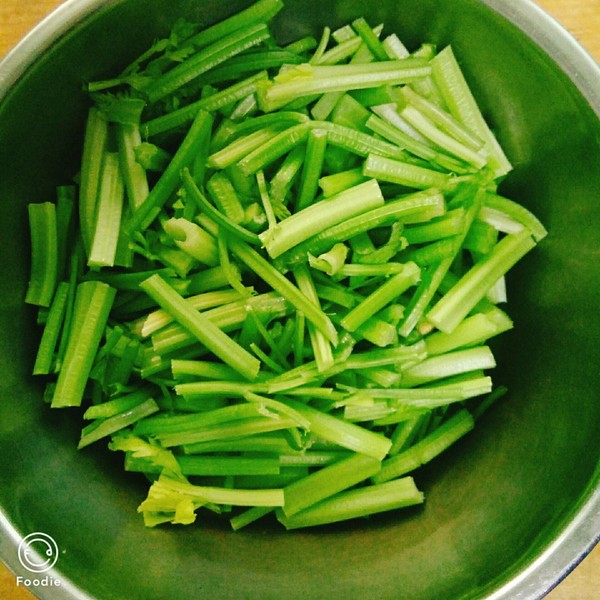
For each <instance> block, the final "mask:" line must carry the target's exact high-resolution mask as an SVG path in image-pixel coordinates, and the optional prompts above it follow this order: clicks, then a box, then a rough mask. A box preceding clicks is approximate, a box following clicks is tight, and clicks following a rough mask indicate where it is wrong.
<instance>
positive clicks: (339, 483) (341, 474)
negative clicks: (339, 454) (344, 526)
mask: <svg viewBox="0 0 600 600" xmlns="http://www.w3.org/2000/svg"><path fill="white" fill-rule="evenodd" d="M380 468H381V462H380V461H379V460H377V459H375V458H372V457H370V456H365V455H364V454H354V455H353V456H350V457H349V458H345V459H342V460H340V461H338V462H336V463H334V464H332V465H328V466H326V467H323V468H321V469H319V470H318V471H315V472H313V473H311V474H310V475H308V476H306V477H304V478H302V479H299V480H298V481H295V482H294V483H290V484H289V485H288V486H286V487H285V488H284V489H283V495H284V499H285V501H284V503H283V507H282V511H283V513H284V514H285V515H286V517H289V516H291V515H294V514H296V513H297V512H299V511H301V510H302V509H305V508H307V507H308V506H311V505H313V504H316V503H317V502H319V501H320V500H323V499H324V498H328V497H329V496H333V495H334V494H336V493H338V492H341V491H343V490H346V489H348V488H349V487H352V486H354V485H356V484H357V483H360V482H361V481H364V480H365V479H368V478H369V477H372V476H373V475H375V473H377V472H378V471H379V469H380Z"/></svg>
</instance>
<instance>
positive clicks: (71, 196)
mask: <svg viewBox="0 0 600 600" xmlns="http://www.w3.org/2000/svg"><path fill="white" fill-rule="evenodd" d="M76 194H77V188H76V187H75V186H74V185H61V186H58V187H57V188H56V281H57V282H61V281H63V280H64V279H65V276H66V274H67V269H68V267H69V252H71V251H74V248H73V246H74V243H75V240H74V239H73V238H74V225H75V216H76V213H75V203H76Z"/></svg>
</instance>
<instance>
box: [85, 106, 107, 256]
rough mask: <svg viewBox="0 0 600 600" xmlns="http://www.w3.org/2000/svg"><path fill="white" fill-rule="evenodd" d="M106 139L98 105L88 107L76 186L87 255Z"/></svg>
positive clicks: (90, 241)
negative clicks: (77, 185) (78, 182)
mask: <svg viewBox="0 0 600 600" xmlns="http://www.w3.org/2000/svg"><path fill="white" fill-rule="evenodd" d="M107 139H108V122H107V121H105V120H104V119H103V118H102V116H101V115H100V112H99V110H98V108H96V107H92V108H90V110H89V112H88V117H87V122H86V126H85V135H84V140H83V153H82V158H81V176H80V179H81V183H80V186H79V225H80V229H81V237H82V239H83V247H84V248H85V252H86V255H89V252H90V248H91V246H92V240H93V237H94V230H95V225H96V204H97V198H98V191H99V189H100V174H101V169H102V158H103V156H104V151H105V148H106V144H107Z"/></svg>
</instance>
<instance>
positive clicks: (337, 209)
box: [259, 180, 384, 258]
mask: <svg viewBox="0 0 600 600" xmlns="http://www.w3.org/2000/svg"><path fill="white" fill-rule="evenodd" d="M383 204H384V199H383V196H382V195H381V190H380V188H379V185H378V184H377V182H376V181H374V180H370V181H367V182H365V183H362V184H359V185H357V186H355V187H353V188H350V189H349V190H345V191H343V192H340V193H339V194H337V195H335V196H333V197H331V198H328V199H326V200H321V201H320V202H316V203H314V204H312V205H311V206H308V207H307V208H305V209H304V210H301V211H300V212H298V213H295V214H293V215H292V216H290V217H288V218H287V219H284V220H283V221H281V222H280V223H278V224H277V225H276V226H275V227H273V228H271V229H268V230H267V231H265V232H264V233H262V234H260V236H259V237H260V239H261V241H262V242H263V244H264V246H265V248H266V249H267V252H268V253H269V255H270V256H271V258H277V257H278V256H280V255H281V254H283V253H284V252H286V251H287V250H289V249H290V248H293V247H294V246H296V245H298V244H300V243H301V242H303V241H305V240H306V239H308V238H310V237H312V236H314V235H317V234H318V233H319V232H321V231H323V230H325V229H327V228H328V227H332V226H334V225H337V224H338V223H342V222H346V221H347V220H348V219H351V218H352V217H356V216H358V215H362V214H364V213H366V212H368V211H370V210H373V209H374V208H378V207H380V206H382V205H383Z"/></svg>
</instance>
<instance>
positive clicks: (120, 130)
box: [117, 124, 150, 210]
mask: <svg viewBox="0 0 600 600" xmlns="http://www.w3.org/2000/svg"><path fill="white" fill-rule="evenodd" d="M117 139H118V143H119V160H120V166H121V174H122V176H123V181H124V184H125V190H126V191H127V199H128V201H129V206H130V207H131V209H132V210H135V209H136V208H138V206H140V205H141V204H142V202H144V200H145V199H146V198H147V197H148V194H149V193H150V187H149V185H148V177H147V176H146V170H145V169H144V168H143V167H142V165H141V164H140V163H139V162H138V161H137V160H136V154H135V149H136V147H138V146H139V145H140V144H141V143H142V136H141V134H140V128H139V125H133V124H119V125H118V126H117Z"/></svg>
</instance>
